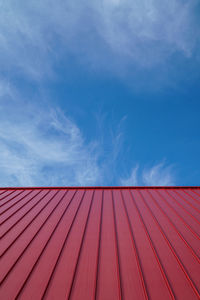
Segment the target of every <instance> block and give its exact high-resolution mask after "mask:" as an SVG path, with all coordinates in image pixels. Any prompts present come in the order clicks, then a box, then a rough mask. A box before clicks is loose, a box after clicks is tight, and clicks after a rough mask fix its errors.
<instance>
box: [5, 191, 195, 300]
mask: <svg viewBox="0 0 200 300" xmlns="http://www.w3.org/2000/svg"><path fill="white" fill-rule="evenodd" d="M0 224H1V225H0V236H1V240H0V282H1V287H0V299H2V300H7V299H8V300H12V299H16V298H17V299H25V300H27V299H34V300H37V299H56V300H57V299H58V300H62V299H88V300H91V299H102V300H112V299H113V300H117V299H131V300H132V299H137V300H140V299H155V300H156V299H159V300H160V299H162V300H164V299H180V300H192V299H200V189H199V188H160V189H158V188H132V189H131V188H118V189H117V188H102V189H101V188H88V189H87V188H86V189H83V188H70V189H67V188H66V189H65V188H60V189H59V188H53V189H51V188H49V189H48V188H45V189H43V188H40V189H34V188H33V189H13V190H12V189H4V190H3V189H2V190H0Z"/></svg>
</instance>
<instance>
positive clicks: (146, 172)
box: [121, 162, 175, 186]
mask: <svg viewBox="0 0 200 300" xmlns="http://www.w3.org/2000/svg"><path fill="white" fill-rule="evenodd" d="M139 171H140V172H139ZM121 185H125V186H137V185H140V186H170V185H171V186H173V185H175V176H174V172H173V168H172V166H171V165H166V164H165V163H164V162H161V163H159V164H156V165H154V166H152V167H150V168H144V169H142V170H140V169H139V165H137V166H136V167H134V168H133V169H132V172H131V175H130V176H129V177H128V178H122V179H121Z"/></svg>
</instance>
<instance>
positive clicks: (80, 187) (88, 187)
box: [0, 186, 200, 190]
mask: <svg viewBox="0 0 200 300" xmlns="http://www.w3.org/2000/svg"><path fill="white" fill-rule="evenodd" d="M32 189H51V190H57V189H60V190H62V189H68V190H74V189H80V190H85V189H93V190H94V189H95V190H102V189H104V190H108V189H117V190H119V189H123V190H126V189H200V186H33V187H22V186H18V187H0V190H32Z"/></svg>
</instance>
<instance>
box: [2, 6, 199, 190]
mask: <svg viewBox="0 0 200 300" xmlns="http://www.w3.org/2000/svg"><path fill="white" fill-rule="evenodd" d="M199 19H200V5H199V2H198V1H196V0H190V1H186V0H179V1H178V0H170V1H165V0H164V1H158V0H152V1H146V0H140V1H134V3H133V1H130V0H107V1H105V0H104V1H103V0H102V1H96V0H94V1H88V0H86V1H84V3H83V2H82V1H79V0H77V1H62V0H57V1H56V2H55V1H51V0H43V1H40V2H38V1H33V0H30V1H25V0H20V1H15V2H13V1H10V0H7V1H4V2H3V3H2V4H1V10H0V67H1V68H0V182H1V183H0V185H1V186H71V185H75V186H79V185H105V186H106V185H200V180H199V178H200V160H199V154H200V133H199V132H200V130H199V129H200V117H199V113H200V100H199V99H200V22H199Z"/></svg>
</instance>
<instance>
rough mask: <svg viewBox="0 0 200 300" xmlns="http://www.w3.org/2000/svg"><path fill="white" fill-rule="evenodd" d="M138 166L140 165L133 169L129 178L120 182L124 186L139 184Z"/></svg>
mask: <svg viewBox="0 0 200 300" xmlns="http://www.w3.org/2000/svg"><path fill="white" fill-rule="evenodd" d="M138 168H139V166H138V165H137V166H136V167H134V168H133V169H132V171H131V175H130V176H129V177H128V178H122V179H121V182H120V183H121V185H122V186H137V185H139V180H138Z"/></svg>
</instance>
